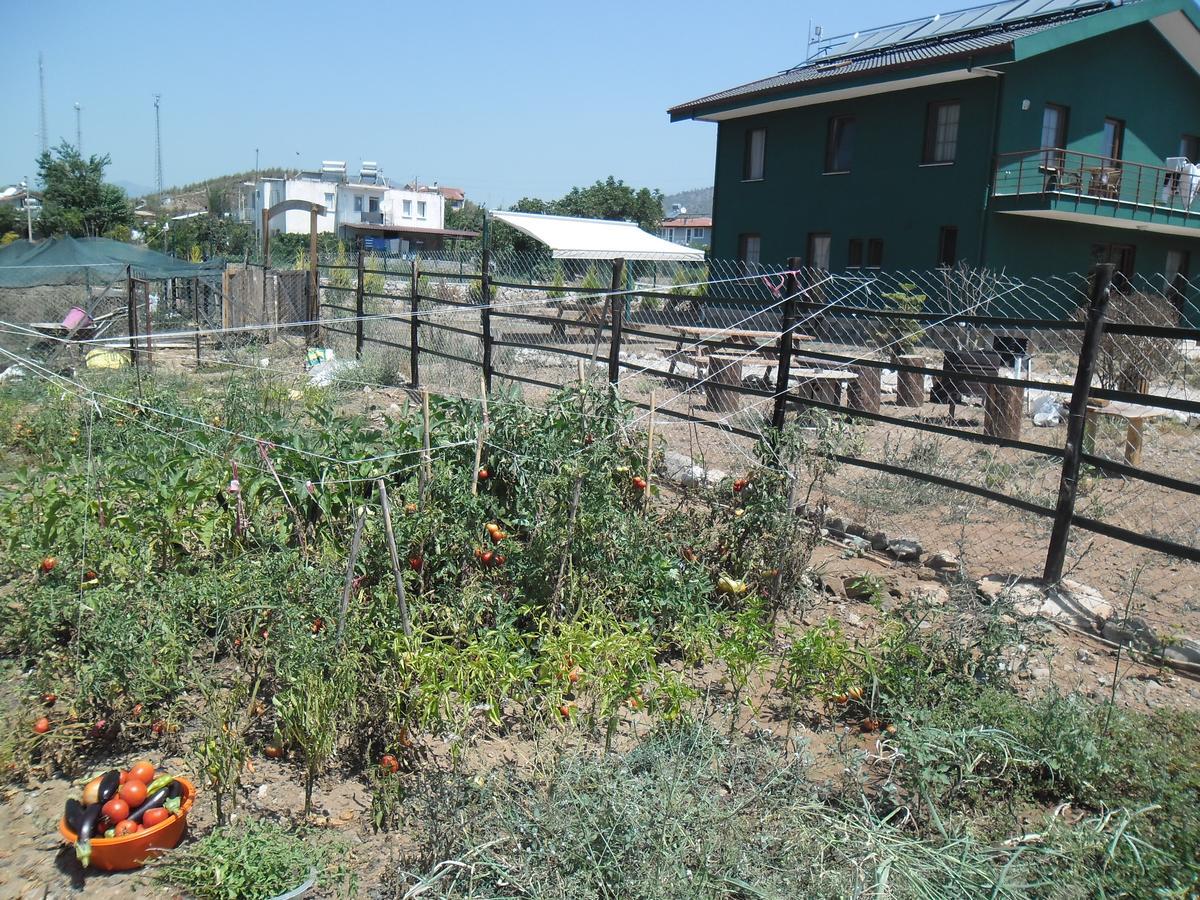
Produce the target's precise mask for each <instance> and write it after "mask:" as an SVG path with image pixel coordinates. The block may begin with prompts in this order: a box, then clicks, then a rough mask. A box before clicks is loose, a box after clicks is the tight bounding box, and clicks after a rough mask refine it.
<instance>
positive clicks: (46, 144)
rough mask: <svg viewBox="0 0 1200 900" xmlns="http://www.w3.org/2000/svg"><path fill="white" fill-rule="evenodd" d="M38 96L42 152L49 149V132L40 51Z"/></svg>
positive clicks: (43, 67) (44, 68) (39, 53)
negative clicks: (40, 107) (40, 115)
mask: <svg viewBox="0 0 1200 900" xmlns="http://www.w3.org/2000/svg"><path fill="white" fill-rule="evenodd" d="M38 96H39V98H40V100H41V104H42V109H41V114H42V152H43V153H45V152H46V151H47V150H49V149H50V132H49V130H48V129H47V128H46V67H45V66H44V65H43V64H42V51H41V50H39V51H38Z"/></svg>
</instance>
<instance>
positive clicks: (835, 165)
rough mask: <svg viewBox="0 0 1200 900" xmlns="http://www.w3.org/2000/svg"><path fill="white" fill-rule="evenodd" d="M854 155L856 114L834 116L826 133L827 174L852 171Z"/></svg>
mask: <svg viewBox="0 0 1200 900" xmlns="http://www.w3.org/2000/svg"><path fill="white" fill-rule="evenodd" d="M853 157H854V116H833V117H831V118H830V120H829V128H828V130H827V131H826V133H825V174H826V175H832V174H835V173H836V174H840V173H842V172H849V171H850V162H851V160H852V159H853Z"/></svg>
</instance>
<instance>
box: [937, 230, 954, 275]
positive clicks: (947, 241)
mask: <svg viewBox="0 0 1200 900" xmlns="http://www.w3.org/2000/svg"><path fill="white" fill-rule="evenodd" d="M957 261H958V227H957V226H955V225H943V226H942V227H941V228H939V229H938V254H937V264H938V266H939V267H941V268H949V267H950V266H952V265H954V264H955V262H957Z"/></svg>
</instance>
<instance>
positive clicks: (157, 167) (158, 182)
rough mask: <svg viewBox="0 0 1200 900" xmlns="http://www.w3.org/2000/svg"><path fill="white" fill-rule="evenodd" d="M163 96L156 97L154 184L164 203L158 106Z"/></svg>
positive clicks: (160, 121)
mask: <svg viewBox="0 0 1200 900" xmlns="http://www.w3.org/2000/svg"><path fill="white" fill-rule="evenodd" d="M160 100H162V94H155V95H154V183H155V186H156V187H157V188H158V202H159V203H162V192H163V177H162V120H161V119H160V118H159V114H158V104H159V101H160Z"/></svg>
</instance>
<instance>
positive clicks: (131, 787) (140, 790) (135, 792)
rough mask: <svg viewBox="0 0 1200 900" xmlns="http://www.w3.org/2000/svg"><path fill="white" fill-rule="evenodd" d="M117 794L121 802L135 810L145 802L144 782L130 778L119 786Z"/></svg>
mask: <svg viewBox="0 0 1200 900" xmlns="http://www.w3.org/2000/svg"><path fill="white" fill-rule="evenodd" d="M118 793H119V794H120V795H121V799H122V800H124V801H125V802H126V803H128V804H129V805H130V806H132V807H134V808H135V809H136V808H137V807H139V806H141V805H142V804H143V803H145V802H146V782H144V781H140V780H138V779H137V778H134V777H133V776H130V777H129V778H126V779H125V783H124V784H123V785H121V787H120V789H119V790H118Z"/></svg>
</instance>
